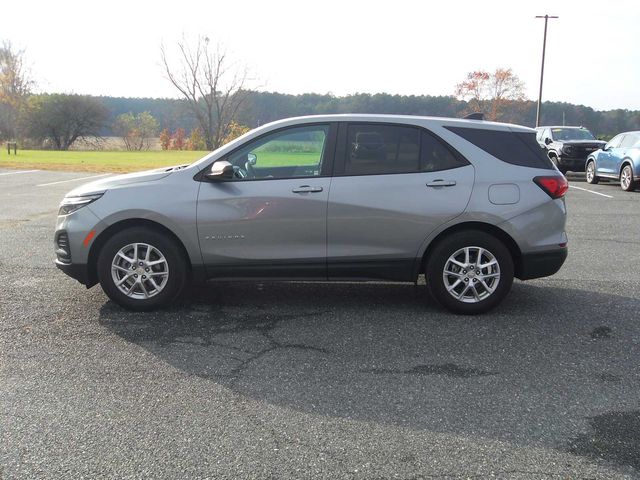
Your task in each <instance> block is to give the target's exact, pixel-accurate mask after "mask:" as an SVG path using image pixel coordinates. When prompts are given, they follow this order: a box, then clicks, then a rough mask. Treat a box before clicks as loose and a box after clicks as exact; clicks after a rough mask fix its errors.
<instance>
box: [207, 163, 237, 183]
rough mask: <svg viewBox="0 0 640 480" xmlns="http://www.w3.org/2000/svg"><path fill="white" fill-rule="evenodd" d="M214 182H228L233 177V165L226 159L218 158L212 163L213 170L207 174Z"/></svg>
mask: <svg viewBox="0 0 640 480" xmlns="http://www.w3.org/2000/svg"><path fill="white" fill-rule="evenodd" d="M205 176H206V177H207V178H208V179H209V180H211V181H212V182H226V181H227V180H232V179H233V165H231V164H230V163H229V162H227V161H226V160H218V161H217V162H215V163H214V164H213V165H211V170H209V172H208V173H207V174H206V175H205Z"/></svg>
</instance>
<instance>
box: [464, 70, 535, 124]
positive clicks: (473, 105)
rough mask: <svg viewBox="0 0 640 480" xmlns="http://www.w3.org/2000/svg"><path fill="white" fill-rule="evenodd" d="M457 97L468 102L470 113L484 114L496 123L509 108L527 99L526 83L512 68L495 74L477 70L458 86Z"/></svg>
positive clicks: (497, 71) (470, 73)
mask: <svg viewBox="0 0 640 480" xmlns="http://www.w3.org/2000/svg"><path fill="white" fill-rule="evenodd" d="M455 95H456V97H458V98H460V99H461V100H466V101H467V105H468V107H467V109H468V110H469V113H471V112H482V113H484V114H485V117H486V119H487V120H492V121H496V120H499V119H500V118H501V117H502V116H504V115H505V112H506V110H507V109H508V107H513V105H514V103H515V102H519V101H522V100H524V99H525V97H524V82H522V80H520V78H518V76H517V75H516V74H515V73H513V71H512V70H511V69H510V68H497V69H496V71H495V72H493V73H489V72H486V71H483V70H477V71H475V72H469V73H468V74H467V78H466V79H465V80H464V81H462V82H460V83H459V84H457V85H456V90H455Z"/></svg>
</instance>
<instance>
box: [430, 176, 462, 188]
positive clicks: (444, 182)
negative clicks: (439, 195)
mask: <svg viewBox="0 0 640 480" xmlns="http://www.w3.org/2000/svg"><path fill="white" fill-rule="evenodd" d="M455 184H456V182H455V180H442V179H440V178H439V179H438V180H433V181H432V182H429V183H427V187H453V186H454V185H455Z"/></svg>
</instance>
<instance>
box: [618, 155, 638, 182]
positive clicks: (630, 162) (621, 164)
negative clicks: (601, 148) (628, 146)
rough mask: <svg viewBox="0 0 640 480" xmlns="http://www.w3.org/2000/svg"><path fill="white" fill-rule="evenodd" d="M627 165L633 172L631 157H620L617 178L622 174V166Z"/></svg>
mask: <svg viewBox="0 0 640 480" xmlns="http://www.w3.org/2000/svg"><path fill="white" fill-rule="evenodd" d="M627 165H629V166H630V167H631V172H632V173H635V172H634V171H633V162H632V161H631V159H630V158H629V157H625V158H623V159H622V162H620V170H619V171H618V178H620V177H621V176H622V169H623V168H624V167H626V166H627Z"/></svg>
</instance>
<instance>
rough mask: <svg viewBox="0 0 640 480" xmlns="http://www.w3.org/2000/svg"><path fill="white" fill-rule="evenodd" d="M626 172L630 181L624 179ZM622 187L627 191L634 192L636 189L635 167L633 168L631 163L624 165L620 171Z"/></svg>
mask: <svg viewBox="0 0 640 480" xmlns="http://www.w3.org/2000/svg"><path fill="white" fill-rule="evenodd" d="M625 174H626V175H628V176H629V181H628V183H625V181H624V178H623V177H624V175H625ZM620 188H622V190H624V191H625V192H633V191H634V190H635V189H636V179H635V178H634V177H633V168H631V165H629V164H626V165H625V166H624V167H622V171H621V172H620Z"/></svg>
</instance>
